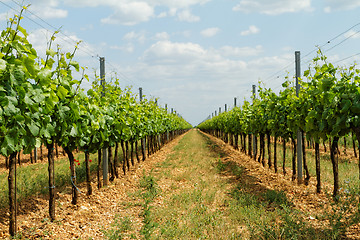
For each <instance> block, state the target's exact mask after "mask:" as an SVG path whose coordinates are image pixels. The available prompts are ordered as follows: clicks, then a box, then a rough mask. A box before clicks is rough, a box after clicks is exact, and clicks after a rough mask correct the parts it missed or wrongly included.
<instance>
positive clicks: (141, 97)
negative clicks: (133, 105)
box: [139, 87, 143, 102]
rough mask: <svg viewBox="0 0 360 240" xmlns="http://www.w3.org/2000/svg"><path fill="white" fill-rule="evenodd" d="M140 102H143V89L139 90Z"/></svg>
mask: <svg viewBox="0 0 360 240" xmlns="http://www.w3.org/2000/svg"><path fill="white" fill-rule="evenodd" d="M139 95H140V102H141V101H142V100H143V93H142V88H141V87H140V88H139Z"/></svg>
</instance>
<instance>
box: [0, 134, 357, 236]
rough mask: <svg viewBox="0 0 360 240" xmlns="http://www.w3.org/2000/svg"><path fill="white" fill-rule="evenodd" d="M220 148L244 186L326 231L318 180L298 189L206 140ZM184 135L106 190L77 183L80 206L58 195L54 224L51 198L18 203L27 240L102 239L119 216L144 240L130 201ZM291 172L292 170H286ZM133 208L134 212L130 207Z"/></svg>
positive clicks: (2, 229) (135, 206)
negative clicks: (285, 203) (268, 194)
mask: <svg viewBox="0 0 360 240" xmlns="http://www.w3.org/2000/svg"><path fill="white" fill-rule="evenodd" d="M207 136H208V137H209V138H210V139H211V141H213V142H214V143H216V145H217V146H216V148H215V149H213V150H214V151H217V152H218V153H219V155H220V157H221V160H222V161H223V162H226V161H232V162H235V163H236V164H239V165H241V166H242V167H243V168H244V171H245V172H246V175H247V176H250V177H247V178H246V179H242V181H244V184H251V185H252V186H253V188H252V191H254V192H258V191H264V189H274V190H278V191H284V192H285V193H286V195H287V197H288V199H289V200H290V201H291V202H292V203H293V204H294V207H295V208H296V209H298V210H301V211H302V212H303V213H306V214H305V215H306V216H307V218H308V219H307V220H308V221H309V222H311V223H312V224H313V225H314V226H319V227H320V228H321V227H322V226H323V224H324V223H323V222H321V221H320V220H318V219H316V218H315V216H316V214H317V213H318V211H319V209H320V208H322V207H323V205H326V204H328V203H329V199H328V195H327V194H325V193H322V194H316V193H315V192H316V180H315V178H314V177H312V178H311V179H310V183H309V185H308V186H305V185H298V184H296V183H294V182H293V181H291V175H290V174H288V175H286V176H283V175H282V174H281V173H278V174H275V173H274V171H273V169H268V168H264V167H263V166H262V165H261V164H260V163H258V162H256V161H254V160H253V159H251V158H250V157H248V156H247V155H245V154H244V153H242V152H240V151H238V150H234V149H233V148H232V147H231V146H230V145H228V144H225V143H224V142H223V141H222V140H220V139H217V138H214V137H212V136H210V135H207ZM181 138H182V136H180V137H178V138H176V139H175V140H173V141H172V142H170V143H168V144H167V145H165V146H164V147H163V148H162V149H161V150H160V151H158V152H157V153H155V154H153V155H152V156H150V157H149V158H147V159H146V160H145V161H144V162H141V163H139V164H136V165H135V166H134V167H132V168H131V170H130V171H129V172H128V173H127V174H126V175H121V176H120V178H119V179H115V180H114V181H113V182H111V183H110V184H109V186H107V187H103V188H101V189H97V183H96V176H95V175H93V176H92V188H93V194H92V195H91V196H87V195H86V185H85V183H82V184H79V186H78V188H79V189H80V191H81V194H80V198H79V203H78V205H76V206H74V205H72V204H71V189H70V188H69V187H68V188H64V189H61V190H59V189H58V193H57V199H56V221H54V222H51V221H50V220H49V218H48V202H47V196H41V195H39V196H34V197H32V198H30V199H28V200H27V201H24V202H22V203H20V204H19V212H18V217H17V228H18V232H19V233H20V234H21V235H20V236H21V237H22V238H23V239H40V238H42V239H104V233H103V231H102V230H107V229H109V228H111V224H112V223H113V222H114V219H115V216H131V220H132V230H131V232H132V235H133V237H134V238H136V239H142V238H143V236H142V235H141V234H140V229H141V227H142V225H143V219H142V217H141V211H142V207H141V204H139V202H138V200H137V199H135V198H134V197H133V196H132V193H135V192H136V191H138V190H139V179H140V178H141V177H142V175H143V174H144V172H145V173H146V172H149V171H151V169H152V168H153V167H154V166H155V165H156V164H157V163H160V162H162V161H165V160H166V157H167V156H168V155H169V154H171V153H172V149H173V147H174V146H175V145H176V144H177V143H178V141H179V140H180V139H181ZM287 171H288V173H290V172H291V170H290V169H288V170H287ZM323 187H324V189H329V190H331V189H332V187H331V186H327V185H326V184H325V183H324V184H323ZM127 206H131V207H127ZM8 237H9V236H8V213H7V209H0V239H6V238H8ZM346 237H347V238H348V239H360V224H357V225H355V226H354V227H352V228H351V229H350V230H349V231H348V232H347V236H346Z"/></svg>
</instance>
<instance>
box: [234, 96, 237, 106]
mask: <svg viewBox="0 0 360 240" xmlns="http://www.w3.org/2000/svg"><path fill="white" fill-rule="evenodd" d="M236 100H237V99H236V97H234V107H236Z"/></svg>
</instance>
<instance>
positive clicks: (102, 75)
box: [100, 57, 109, 186]
mask: <svg viewBox="0 0 360 240" xmlns="http://www.w3.org/2000/svg"><path fill="white" fill-rule="evenodd" d="M100 78H101V85H102V87H103V91H102V94H101V95H102V97H105V58H104V57H100ZM102 152H103V184H104V186H107V185H108V179H109V178H108V172H109V170H108V166H109V162H108V161H109V159H108V149H107V148H103V151H102Z"/></svg>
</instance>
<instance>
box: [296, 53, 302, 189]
mask: <svg viewBox="0 0 360 240" xmlns="http://www.w3.org/2000/svg"><path fill="white" fill-rule="evenodd" d="M300 74H301V73H300V51H296V52H295V75H296V96H297V97H298V96H299V92H300V84H299V80H300ZM302 144H303V142H302V133H301V131H300V129H298V131H297V148H296V152H297V178H298V183H299V184H301V183H302V181H303V166H302V158H303V156H302V153H303V152H302Z"/></svg>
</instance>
